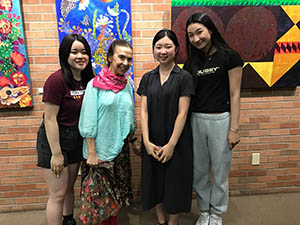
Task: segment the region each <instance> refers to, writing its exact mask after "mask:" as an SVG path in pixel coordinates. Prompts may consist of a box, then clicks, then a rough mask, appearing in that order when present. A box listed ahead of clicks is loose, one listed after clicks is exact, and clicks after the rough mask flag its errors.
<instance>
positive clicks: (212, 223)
mask: <svg viewBox="0 0 300 225" xmlns="http://www.w3.org/2000/svg"><path fill="white" fill-rule="evenodd" d="M209 225H222V218H221V217H220V216H217V215H215V214H211V215H210V217H209Z"/></svg>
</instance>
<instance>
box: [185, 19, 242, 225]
mask: <svg viewBox="0 0 300 225" xmlns="http://www.w3.org/2000/svg"><path fill="white" fill-rule="evenodd" d="M186 43H187V46H186V47H187V53H188V60H187V62H186V63H185V65H184V69H186V70H187V71H189V72H190V73H191V74H192V75H193V77H194V81H195V88H196V95H195V96H194V97H193V98H192V103H191V108H192V118H191V123H192V130H193V140H194V141H193V142H194V143H193V145H194V147H193V149H194V189H195V191H196V192H197V200H198V205H199V207H200V210H201V214H200V216H199V218H198V220H197V222H196V225H221V224H222V218H221V214H222V213H224V212H226V210H227V206H228V175H229V171H230V167H231V160H232V149H233V148H234V146H235V145H236V144H238V143H239V141H240V135H239V117H240V86H241V77H242V66H243V61H242V59H241V57H240V56H239V54H238V53H237V52H235V51H234V50H232V49H231V48H230V47H229V46H228V45H227V44H226V42H225V40H224V39H223V37H222V36H221V34H220V33H219V31H218V30H217V28H216V26H215V25H214V23H213V22H212V20H211V19H210V17H209V16H208V15H206V14H205V13H195V14H193V15H192V16H190V17H189V19H188V21H187V23H186ZM210 171H212V172H213V183H212V184H211V183H210Z"/></svg>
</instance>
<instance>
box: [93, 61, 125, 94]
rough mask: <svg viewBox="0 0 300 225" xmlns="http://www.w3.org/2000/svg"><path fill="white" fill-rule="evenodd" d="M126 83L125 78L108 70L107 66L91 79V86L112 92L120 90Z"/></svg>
mask: <svg viewBox="0 0 300 225" xmlns="http://www.w3.org/2000/svg"><path fill="white" fill-rule="evenodd" d="M126 84H127V78H126V77H125V75H124V76H118V75H116V74H113V73H112V72H110V71H109V69H108V67H107V66H106V67H104V69H103V70H101V72H100V73H99V74H98V76H96V77H95V78H94V80H93V87H97V88H101V89H104V90H112V91H113V92H114V93H118V92H119V91H121V90H122V89H123V88H124V87H125V86H126Z"/></svg>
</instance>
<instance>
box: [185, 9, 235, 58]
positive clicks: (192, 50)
mask: <svg viewBox="0 0 300 225" xmlns="http://www.w3.org/2000/svg"><path fill="white" fill-rule="evenodd" d="M193 23H200V24H202V25H204V26H205V27H206V28H207V29H208V30H210V31H211V32H212V33H211V41H212V45H214V47H215V48H216V49H217V50H218V51H220V53H221V55H222V56H224V58H226V52H228V51H230V50H232V49H231V47H230V46H229V45H228V44H227V43H226V41H225V40H224V38H223V37H222V35H221V34H220V32H219V31H218V29H217V27H216V25H215V24H214V22H213V21H212V20H211V18H210V17H209V16H208V15H207V14H205V13H201V12H197V13H194V14H193V15H191V16H190V17H189V18H188V20H187V21H186V27H185V31H186V51H187V56H188V58H189V59H191V58H192V57H194V56H195V54H198V55H199V53H200V55H201V52H202V51H200V50H199V49H197V48H196V47H194V46H193V45H192V44H191V42H190V40H189V37H188V32H187V28H188V26H189V25H190V24H193ZM203 57H204V53H203Z"/></svg>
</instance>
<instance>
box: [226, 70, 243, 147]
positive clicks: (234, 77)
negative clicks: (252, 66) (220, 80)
mask: <svg viewBox="0 0 300 225" xmlns="http://www.w3.org/2000/svg"><path fill="white" fill-rule="evenodd" d="M228 75H229V86H230V105H231V106H230V107H231V120H230V130H229V133H228V144H229V148H230V149H233V147H234V146H235V145H236V144H238V143H239V141H240V135H239V132H238V131H239V128H240V123H239V120H240V92H241V80H242V67H236V68H233V69H231V70H229V71H228Z"/></svg>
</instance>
